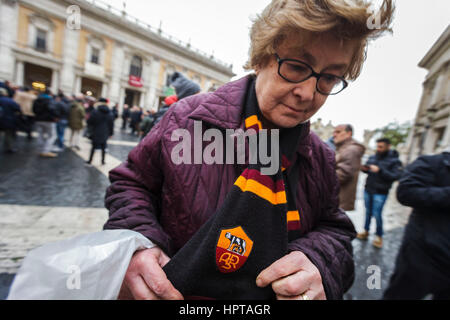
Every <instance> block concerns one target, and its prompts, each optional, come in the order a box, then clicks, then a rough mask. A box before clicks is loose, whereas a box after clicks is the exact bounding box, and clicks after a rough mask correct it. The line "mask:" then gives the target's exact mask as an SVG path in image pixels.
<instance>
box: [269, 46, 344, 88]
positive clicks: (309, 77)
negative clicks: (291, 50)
mask: <svg viewBox="0 0 450 320" xmlns="http://www.w3.org/2000/svg"><path fill="white" fill-rule="evenodd" d="M275 58H276V59H277V62H278V75H279V76H280V77H281V78H283V79H284V80H286V81H287V82H290V83H302V82H304V81H306V80H308V79H311V77H314V78H316V79H317V81H316V90H317V92H319V93H320V94H323V95H325V96H335V95H337V94H339V93H341V92H342V91H344V90H345V89H346V88H347V87H348V82H347V80H345V79H344V78H343V77H340V76H336V75H334V74H330V73H317V72H316V71H314V69H313V67H311V66H310V65H309V64H307V63H306V62H303V61H301V60H297V59H281V58H280V56H279V55H278V53H275ZM286 61H293V62H299V63H301V64H303V65H305V66H306V67H307V68H308V69H309V70H311V75H309V76H308V77H307V78H305V79H303V80H301V81H292V80H289V79H287V78H286V77H285V76H283V75H282V74H281V66H282V64H283V62H286ZM324 75H327V76H333V77H336V78H338V79H340V80H342V82H343V83H344V87H343V88H342V89H341V90H340V91H338V92H336V93H324V92H322V91H321V90H320V89H319V81H320V78H321V77H323V76H324Z"/></svg>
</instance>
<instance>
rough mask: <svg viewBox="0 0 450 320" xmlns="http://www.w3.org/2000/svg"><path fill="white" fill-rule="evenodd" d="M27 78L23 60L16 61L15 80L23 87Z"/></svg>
mask: <svg viewBox="0 0 450 320" xmlns="http://www.w3.org/2000/svg"><path fill="white" fill-rule="evenodd" d="M24 78H25V64H24V63H23V61H19V60H17V61H16V76H15V78H14V82H15V84H16V85H18V86H20V87H22V86H23V85H24Z"/></svg>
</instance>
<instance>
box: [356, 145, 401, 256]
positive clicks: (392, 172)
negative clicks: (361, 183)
mask: <svg viewBox="0 0 450 320" xmlns="http://www.w3.org/2000/svg"><path fill="white" fill-rule="evenodd" d="M362 172H364V173H367V174H368V177H367V180H366V188H365V192H364V202H365V205H366V223H365V226H364V229H365V231H364V232H362V233H359V234H358V235H357V238H358V239H360V240H367V238H368V237H369V230H370V222H371V219H372V217H375V219H376V222H377V231H376V238H375V240H374V242H373V245H374V246H375V247H377V248H382V247H383V219H382V212H383V207H384V204H385V203H386V200H387V197H388V194H389V190H390V189H391V187H392V184H393V183H394V181H396V180H398V179H400V177H401V175H402V163H401V162H400V160H399V158H398V152H397V151H395V150H391V142H390V140H389V139H387V138H382V139H378V140H377V153H376V154H375V155H373V156H371V157H370V158H369V160H368V161H367V163H366V164H365V165H364V166H363V167H362Z"/></svg>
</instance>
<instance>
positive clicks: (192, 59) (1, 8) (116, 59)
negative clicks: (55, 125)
mask: <svg viewBox="0 0 450 320" xmlns="http://www.w3.org/2000/svg"><path fill="white" fill-rule="evenodd" d="M17 3H22V4H24V5H26V6H27V7H30V8H31V9H32V10H34V11H36V12H39V13H40V14H41V15H43V16H46V15H48V16H52V17H55V18H58V19H61V20H63V21H66V19H67V18H68V16H69V14H68V12H67V8H68V7H69V6H70V5H74V4H75V5H79V6H80V8H81V11H80V13H81V28H82V29H84V30H87V31H88V32H90V33H92V34H93V35H95V36H96V37H97V38H99V39H102V38H103V37H107V38H109V39H111V40H113V42H114V45H113V52H112V59H111V70H110V71H111V72H110V73H109V74H108V73H106V72H105V71H106V70H105V65H104V61H105V57H104V54H105V50H103V55H102V58H101V59H100V62H101V65H100V66H97V65H95V66H91V64H89V63H88V62H89V59H90V56H89V54H88V53H89V47H90V46H89V45H88V46H87V54H86V57H85V60H86V63H85V64H84V65H82V66H80V65H78V61H77V58H78V45H79V43H80V30H76V29H75V30H74V28H69V27H67V26H66V28H65V30H64V39H63V56H62V57H60V60H58V58H55V57H53V58H52V57H50V56H49V57H44V56H43V55H42V54H40V53H36V52H33V49H30V48H28V49H27V52H25V51H23V50H22V51H20V50H19V51H20V52H19V51H18V52H15V51H14V50H13V49H12V48H15V42H16V39H17V29H18V26H17V20H18V19H17V16H18V7H19V6H18V4H17ZM86 4H87V2H85V1H83V0H19V1H14V0H0V29H1V33H0V40H1V42H0V43H1V46H0V61H2V64H1V65H0V79H2V78H4V79H9V80H12V81H13V82H17V84H19V85H22V84H23V74H24V64H23V61H25V62H32V63H35V64H38V65H42V66H45V67H49V68H50V69H52V70H53V76H52V80H53V81H52V85H51V87H52V89H53V90H54V91H56V90H57V89H62V90H63V91H64V92H65V93H66V94H72V93H79V92H80V91H81V82H82V78H83V77H88V78H92V79H96V80H99V81H102V82H103V83H104V85H103V88H102V94H103V95H105V96H107V97H108V98H109V99H110V100H111V102H113V103H116V102H118V103H119V105H120V108H122V105H123V100H124V98H125V89H126V88H130V89H136V91H139V92H141V105H142V106H143V107H145V108H153V109H155V108H157V101H158V94H159V91H160V89H161V88H160V87H159V83H158V82H159V73H160V66H161V62H160V61H161V60H162V59H163V60H164V61H166V62H167V63H168V64H173V65H177V66H180V67H182V68H184V69H186V70H190V71H192V72H194V73H196V74H198V75H202V76H204V77H205V78H207V79H211V81H213V82H216V83H217V82H219V83H226V82H228V81H229V80H230V79H231V77H232V75H230V74H227V73H223V72H222V71H221V68H214V67H212V64H211V63H212V62H211V61H209V60H208V59H207V58H205V57H201V56H199V55H197V54H195V53H193V52H191V51H189V50H188V49H187V48H185V49H180V47H177V46H176V45H175V44H174V43H171V42H170V41H167V40H161V39H160V38H159V37H158V36H157V35H156V34H151V33H149V31H145V32H144V31H143V30H142V29H141V28H139V27H138V26H137V25H133V24H131V23H130V22H127V23H126V24H124V23H123V21H122V20H123V19H122V17H118V16H115V15H113V14H112V13H108V12H107V11H101V10H98V8H94V7H92V6H87V5H86ZM99 15H100V16H99ZM158 39H159V40H158ZM133 54H138V55H139V56H141V57H142V59H143V73H142V79H143V82H144V86H143V88H133V87H131V86H130V85H129V84H128V77H129V70H130V61H131V57H132V56H133ZM4 61H5V62H6V63H3V62H4ZM213 64H214V63H213ZM92 67H98V68H102V70H101V71H102V72H100V70H99V71H98V72H94V73H92V71H93V70H94V69H93V68H92Z"/></svg>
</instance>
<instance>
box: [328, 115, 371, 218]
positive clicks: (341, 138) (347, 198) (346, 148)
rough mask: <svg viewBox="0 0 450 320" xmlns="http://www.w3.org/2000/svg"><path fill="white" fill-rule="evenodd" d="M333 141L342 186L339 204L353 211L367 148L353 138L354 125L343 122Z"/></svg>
mask: <svg viewBox="0 0 450 320" xmlns="http://www.w3.org/2000/svg"><path fill="white" fill-rule="evenodd" d="M333 142H334V144H335V146H336V174H337V176H338V179H339V184H340V186H341V189H340V191H339V204H340V206H341V208H342V209H343V210H345V211H353V210H355V200H356V188H357V185H358V178H359V171H360V168H361V158H362V156H363V155H364V152H365V151H366V148H365V147H364V146H363V145H362V144H360V143H359V142H357V141H356V140H354V139H353V127H352V126H351V125H349V124H341V125H338V126H337V127H336V128H335V129H334V132H333Z"/></svg>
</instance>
